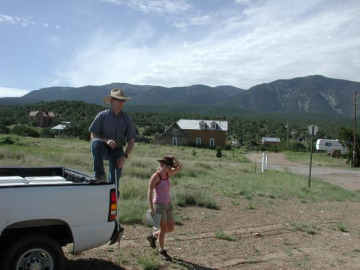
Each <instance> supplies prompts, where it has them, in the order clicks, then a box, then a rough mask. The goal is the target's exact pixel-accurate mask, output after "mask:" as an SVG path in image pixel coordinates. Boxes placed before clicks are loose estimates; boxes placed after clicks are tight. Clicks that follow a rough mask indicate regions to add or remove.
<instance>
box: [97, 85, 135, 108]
mask: <svg viewBox="0 0 360 270" xmlns="http://www.w3.org/2000/svg"><path fill="white" fill-rule="evenodd" d="M112 98H116V99H122V100H128V99H131V97H127V96H125V93H124V90H122V89H120V88H115V89H113V90H111V92H110V95H108V96H106V97H105V98H104V103H105V104H106V105H111V99H112Z"/></svg>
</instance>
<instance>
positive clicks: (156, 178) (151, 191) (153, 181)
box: [148, 173, 160, 215]
mask: <svg viewBox="0 0 360 270" xmlns="http://www.w3.org/2000/svg"><path fill="white" fill-rule="evenodd" d="M159 181H160V177H159V176H158V174H157V173H154V174H153V175H152V176H151V178H150V180H149V186H148V201H149V207H150V213H151V215H154V214H155V210H154V203H153V194H154V189H155V186H156V184H157V183H159Z"/></svg>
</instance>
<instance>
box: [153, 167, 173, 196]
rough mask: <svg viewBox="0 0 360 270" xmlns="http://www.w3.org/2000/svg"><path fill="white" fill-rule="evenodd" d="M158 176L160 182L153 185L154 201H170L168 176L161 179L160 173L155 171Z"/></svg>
mask: <svg viewBox="0 0 360 270" xmlns="http://www.w3.org/2000/svg"><path fill="white" fill-rule="evenodd" d="M156 173H157V174H158V175H159V177H160V182H159V183H157V184H156V186H155V192H154V198H153V202H154V203H170V202H171V200H170V177H169V176H167V178H165V179H162V178H161V175H160V173H158V172H156Z"/></svg>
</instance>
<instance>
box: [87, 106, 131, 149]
mask: <svg viewBox="0 0 360 270" xmlns="http://www.w3.org/2000/svg"><path fill="white" fill-rule="evenodd" d="M89 131H90V132H92V133H94V134H96V135H99V136H101V137H103V138H106V139H111V140H114V141H115V143H116V146H117V147H124V146H125V145H126V143H127V142H129V141H130V140H131V139H135V137H136V130H135V126H134V122H133V120H132V119H131V118H130V116H128V115H127V114H126V113H125V112H124V111H122V112H121V113H119V114H118V115H114V112H113V110H111V109H107V110H105V111H102V112H99V113H98V114H97V115H96V117H95V119H94V121H93V122H92V123H91V125H90V127H89Z"/></svg>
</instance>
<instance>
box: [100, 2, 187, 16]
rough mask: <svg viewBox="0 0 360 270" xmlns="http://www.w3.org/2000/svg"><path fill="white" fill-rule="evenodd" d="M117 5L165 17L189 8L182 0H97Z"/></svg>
mask: <svg viewBox="0 0 360 270" xmlns="http://www.w3.org/2000/svg"><path fill="white" fill-rule="evenodd" d="M99 1H100V2H107V3H110V4H117V5H128V6H129V7H131V8H133V9H135V10H138V11H141V12H143V13H146V14H156V15H167V14H178V13H179V12H184V11H186V10H188V9H189V8H190V5H189V4H188V3H187V2H186V1H184V0H155V1H148V0H99Z"/></svg>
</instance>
